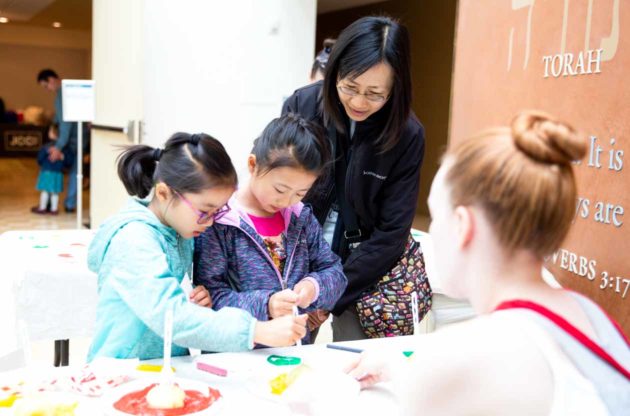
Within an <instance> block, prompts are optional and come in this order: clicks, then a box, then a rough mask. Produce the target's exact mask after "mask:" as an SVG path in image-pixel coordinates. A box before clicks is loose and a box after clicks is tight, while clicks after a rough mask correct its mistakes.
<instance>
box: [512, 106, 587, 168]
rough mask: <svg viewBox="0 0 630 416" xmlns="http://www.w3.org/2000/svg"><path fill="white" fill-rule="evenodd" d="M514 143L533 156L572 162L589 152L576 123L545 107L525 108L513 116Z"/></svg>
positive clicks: (552, 161)
mask: <svg viewBox="0 0 630 416" xmlns="http://www.w3.org/2000/svg"><path fill="white" fill-rule="evenodd" d="M511 128H512V137H513V139H514V144H515V145H516V147H517V148H518V149H519V150H520V151H521V152H523V153H525V154H526V155H527V156H529V157H530V158H532V159H534V160H536V161H538V162H541V163H549V164H559V165H568V164H570V163H571V162H573V161H577V160H581V159H582V158H583V157H584V155H585V154H586V147H587V146H586V141H585V140H584V139H583V138H581V137H579V136H578V135H577V133H576V132H575V130H574V129H573V127H571V126H570V125H568V124H566V123H563V122H561V121H558V120H556V119H555V118H553V117H552V116H550V115H549V114H546V113H544V112H541V111H524V112H522V113H520V114H518V115H517V116H516V117H515V118H514V119H513V120H512V126H511Z"/></svg>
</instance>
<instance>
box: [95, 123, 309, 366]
mask: <svg viewBox="0 0 630 416" xmlns="http://www.w3.org/2000/svg"><path fill="white" fill-rule="evenodd" d="M118 176H120V179H121V180H122V182H123V184H124V185H125V189H126V190H127V192H128V193H129V194H130V195H132V196H134V195H135V196H137V197H139V198H141V199H135V198H134V199H132V200H131V201H129V204H128V205H127V207H126V208H124V209H123V210H121V211H120V212H119V213H118V214H116V215H114V216H112V217H110V218H109V219H108V220H107V221H105V222H104V223H103V224H102V225H101V227H100V228H99V230H98V232H97V233H96V235H95V236H94V239H93V240H92V243H91V244H90V248H89V250H88V266H89V268H90V270H92V271H94V272H95V273H97V274H98V294H99V301H98V306H97V309H96V326H95V327H96V329H95V335H94V339H93V341H92V346H91V347H90V351H89V354H88V361H92V360H93V359H94V358H96V357H101V356H105V357H114V358H140V359H143V360H146V359H152V358H158V357H162V354H163V344H164V341H163V339H164V335H163V334H164V316H165V314H166V311H169V310H171V311H173V347H172V355H174V356H178V355H186V354H188V349H189V348H194V349H200V350H204V351H214V352H223V351H244V350H247V349H251V348H253V347H254V345H255V343H263V344H266V345H273V346H276V347H282V346H289V345H292V344H294V343H295V342H296V340H298V339H300V338H301V337H303V336H304V334H305V333H306V329H305V326H306V316H300V317H294V316H285V317H284V318H283V319H278V320H275V321H273V322H260V321H257V320H256V319H254V318H252V316H251V315H250V314H249V313H247V312H245V311H243V310H241V309H236V308H224V309H222V310H221V311H219V312H216V311H213V310H212V309H211V308H210V307H209V306H210V305H211V299H210V298H209V296H208V291H207V290H206V289H205V288H204V287H203V286H197V287H195V288H194V289H192V292H190V294H187V292H188V290H190V276H191V275H192V273H191V266H192V259H193V237H195V236H198V235H200V234H201V233H202V232H203V231H204V230H205V229H206V228H208V227H211V226H212V224H213V222H214V221H217V220H218V219H219V218H220V217H221V216H223V215H225V214H226V213H227V212H228V211H229V209H230V207H229V206H228V205H226V202H227V201H228V200H229V198H230V197H231V196H232V194H233V193H234V190H235V189H236V183H237V179H236V171H235V170H234V166H233V165H232V161H231V160H230V157H229V156H228V154H227V153H226V151H225V148H224V147H223V146H222V145H221V143H219V142H218V141H217V140H216V139H214V138H212V137H210V136H208V135H206V134H192V135H191V134H187V133H176V134H174V135H173V136H172V137H171V138H170V139H169V140H168V141H167V142H166V145H165V147H164V149H154V148H152V147H150V146H146V145H136V146H130V147H128V148H127V149H126V150H125V151H124V152H123V153H122V154H121V155H120V157H119V159H118ZM147 196H150V198H149V200H146V199H145V198H146V197H147Z"/></svg>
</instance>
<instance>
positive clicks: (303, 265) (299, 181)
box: [195, 114, 347, 343]
mask: <svg viewBox="0 0 630 416" xmlns="http://www.w3.org/2000/svg"><path fill="white" fill-rule="evenodd" d="M329 162H330V149H329V146H328V141H327V139H326V138H325V136H324V133H323V131H321V130H320V128H319V127H318V126H317V125H315V124H313V123H309V122H307V121H306V120H304V119H303V118H301V117H300V116H297V115H294V114H287V115H284V116H282V117H280V118H277V119H275V120H273V121H271V123H269V125H268V126H267V127H266V128H265V130H264V131H263V132H262V134H261V136H260V137H259V138H258V139H256V141H255V142H254V148H253V149H252V153H251V154H250V155H249V159H248V168H249V172H250V174H251V178H250V181H249V183H248V184H247V185H246V186H244V187H243V188H241V189H240V190H239V191H238V192H237V193H236V194H235V197H234V198H232V200H231V201H230V207H231V208H232V210H231V211H230V212H229V213H227V214H226V215H225V216H224V217H222V218H220V219H219V220H217V223H216V224H215V225H214V227H212V228H208V230H206V231H205V232H204V233H203V234H202V235H201V236H200V237H199V238H197V240H196V242H195V273H196V276H195V283H199V284H203V285H204V286H205V287H206V288H207V289H208V290H209V291H210V295H211V296H212V299H213V301H214V307H215V309H218V310H220V309H221V308H223V307H226V306H233V307H238V308H241V309H244V310H246V311H248V312H249V313H251V314H252V315H253V316H254V317H255V318H256V319H259V320H261V321H266V320H274V319H278V318H280V317H282V316H286V315H292V314H293V313H294V311H307V312H308V311H314V310H316V309H330V308H332V307H333V306H334V305H335V303H336V302H337V300H338V299H339V297H340V296H341V294H342V293H343V290H344V289H345V287H346V284H347V281H346V277H345V276H344V274H343V269H342V267H341V261H340V260H339V257H338V256H337V255H336V254H335V253H333V252H332V251H331V250H330V246H329V245H328V243H326V241H325V240H324V238H323V236H322V228H321V226H320V225H319V223H318V222H317V219H316V218H315V216H314V215H313V212H312V211H311V209H310V208H309V207H308V206H305V205H304V204H302V203H301V202H300V201H301V200H302V198H304V196H305V195H306V193H307V192H308V190H309V189H310V187H311V186H312V185H313V182H315V180H316V179H317V177H318V176H319V175H320V174H321V173H322V172H323V171H324V170H325V168H326V165H327V164H328V163H329ZM303 342H304V343H309V342H310V337H309V336H308V333H307V336H306V338H305V339H304V340H303Z"/></svg>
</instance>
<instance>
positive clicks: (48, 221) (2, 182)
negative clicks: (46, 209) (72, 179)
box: [0, 158, 90, 234]
mask: <svg viewBox="0 0 630 416" xmlns="http://www.w3.org/2000/svg"><path fill="white" fill-rule="evenodd" d="M38 173H39V167H38V166H37V162H36V160H35V159H31V158H0V234H1V233H3V232H5V231H9V230H58V229H59V230H60V229H69V228H75V227H76V214H67V213H65V212H64V211H63V208H62V209H61V210H60V212H59V215H57V216H52V215H36V214H33V213H31V207H33V206H35V205H37V204H38V203H39V192H38V191H36V190H35V183H36V182H37V175H38ZM66 185H67V179H66ZM64 198H65V193H63V194H62V195H61V197H60V198H59V200H60V205H61V203H62V201H63V199H64ZM89 200H90V198H89V191H87V190H84V192H83V208H84V209H83V219H84V221H83V222H86V221H87V218H88V212H89V211H88V204H89Z"/></svg>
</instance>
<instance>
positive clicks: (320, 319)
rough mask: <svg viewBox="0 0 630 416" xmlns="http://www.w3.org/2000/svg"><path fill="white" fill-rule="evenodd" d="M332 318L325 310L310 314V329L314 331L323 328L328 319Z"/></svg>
mask: <svg viewBox="0 0 630 416" xmlns="http://www.w3.org/2000/svg"><path fill="white" fill-rule="evenodd" d="M329 316H330V312H328V311H325V310H323V309H318V310H316V311H314V312H309V313H308V329H309V330H311V331H312V330H314V329H316V328H319V327H320V326H322V324H323V323H324V322H326V319H328V317H329Z"/></svg>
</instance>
